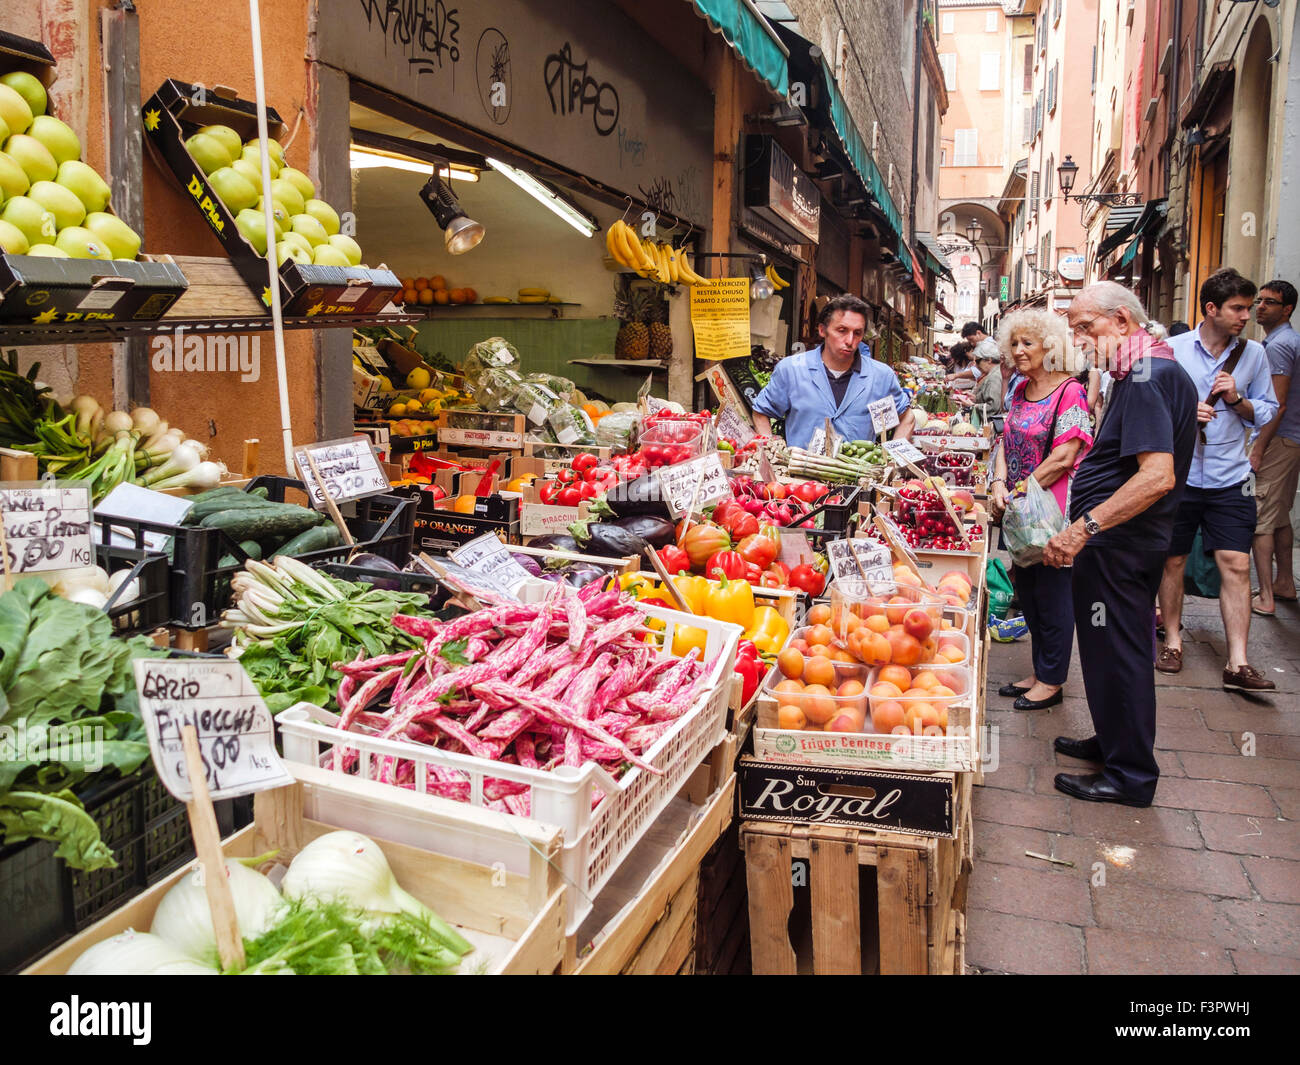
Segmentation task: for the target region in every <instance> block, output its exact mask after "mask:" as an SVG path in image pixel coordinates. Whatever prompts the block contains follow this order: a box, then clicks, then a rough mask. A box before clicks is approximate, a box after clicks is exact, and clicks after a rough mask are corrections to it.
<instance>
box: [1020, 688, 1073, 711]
mask: <svg viewBox="0 0 1300 1065" xmlns="http://www.w3.org/2000/svg"><path fill="white" fill-rule="evenodd" d="M1064 698H1065V689H1064V688H1057V689H1056V694H1055V695H1049V696H1048V697H1047V698H1046V699H1030V698H1027V697H1026V696H1023V695H1022V696H1020V698H1019V699H1017V700H1016V701H1015V702H1014V703H1012V704H1011V709H1012V710H1046V709H1047V708H1048V707H1049V706H1060V705H1061V700H1062V699H1064Z"/></svg>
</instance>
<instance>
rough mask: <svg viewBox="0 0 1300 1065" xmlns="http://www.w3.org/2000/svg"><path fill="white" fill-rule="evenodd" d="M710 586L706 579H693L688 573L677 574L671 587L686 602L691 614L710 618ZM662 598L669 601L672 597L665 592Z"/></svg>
mask: <svg viewBox="0 0 1300 1065" xmlns="http://www.w3.org/2000/svg"><path fill="white" fill-rule="evenodd" d="M712 586H713V582H712V581H711V580H709V578H708V577H694V576H691V575H690V574H689V573H679V574H678V575H677V576H676V577H674V578H673V587H675V588H676V589H677V591H678V592H679V593H680V594H681V597H682V598H683V599H685V600H686V602H687V605H689V606H690V608H691V613H693V614H704V615H706V616H712V615H710V614H709V611H708V599H709V590H710V588H711V587H712ZM664 598H665V599H669V600H671V599H672V596H670V595H669V594H668V592H667V591H665V592H664Z"/></svg>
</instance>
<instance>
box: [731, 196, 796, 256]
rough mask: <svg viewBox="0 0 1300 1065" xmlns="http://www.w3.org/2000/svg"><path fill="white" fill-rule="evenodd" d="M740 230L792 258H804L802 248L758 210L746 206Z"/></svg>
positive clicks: (741, 217) (741, 218)
mask: <svg viewBox="0 0 1300 1065" xmlns="http://www.w3.org/2000/svg"><path fill="white" fill-rule="evenodd" d="M740 231H741V233H743V234H745V235H746V236H748V237H752V238H753V239H755V240H757V241H759V242H760V243H762V244H767V245H768V246H770V247H773V248H776V249H777V250H779V251H781V252H784V253H785V254H786V255H788V256H790V258H792V259H800V260H802V258H803V255H802V248H801V246H800V245H798V244H794V243H791V241H790V239H789V238H788V237H785V236H782V234H781V233H778V232H777V229H776V226H774V225H772V224H771V223H769V222H768V221H767V220H766V219H764V218H762V217H761V216H760V215H759V214H758V213H757V212H756V211H751V210H750V209H749V208H745V209H744V211H743V212H742V214H741V216H740Z"/></svg>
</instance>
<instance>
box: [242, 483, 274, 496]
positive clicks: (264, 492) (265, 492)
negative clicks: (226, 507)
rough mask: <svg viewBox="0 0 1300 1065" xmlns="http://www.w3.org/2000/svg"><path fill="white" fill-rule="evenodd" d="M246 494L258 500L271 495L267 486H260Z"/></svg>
mask: <svg viewBox="0 0 1300 1065" xmlns="http://www.w3.org/2000/svg"><path fill="white" fill-rule="evenodd" d="M246 494H247V495H250V496H255V497H256V498H258V499H266V498H268V497H269V496H270V494H271V493H270V490H269V489H268V488H267V487H266V485H264V484H259V485H258V486H257V487H256V488H250V489H249V490H248V492H247V493H246Z"/></svg>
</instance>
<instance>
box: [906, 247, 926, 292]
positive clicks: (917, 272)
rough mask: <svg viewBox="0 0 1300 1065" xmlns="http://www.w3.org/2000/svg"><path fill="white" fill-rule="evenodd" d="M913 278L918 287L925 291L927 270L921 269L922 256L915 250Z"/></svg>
mask: <svg viewBox="0 0 1300 1065" xmlns="http://www.w3.org/2000/svg"><path fill="white" fill-rule="evenodd" d="M909 250H910V249H909ZM912 280H913V281H915V282H916V287H917V288H919V289H920V290H921V291H922V292H924V291H925V271H924V270H922V269H921V257H920V256H919V255H917V254H916V253H915V252H913V253H912Z"/></svg>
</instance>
